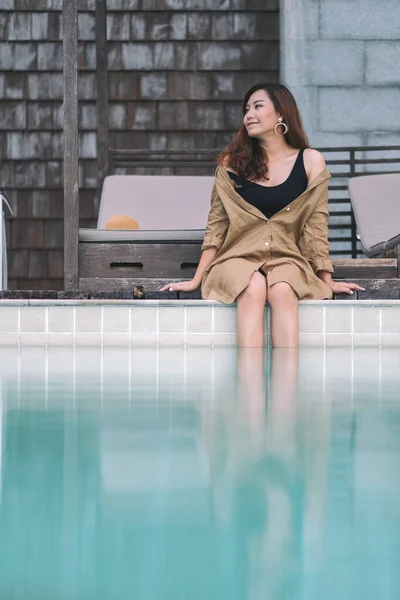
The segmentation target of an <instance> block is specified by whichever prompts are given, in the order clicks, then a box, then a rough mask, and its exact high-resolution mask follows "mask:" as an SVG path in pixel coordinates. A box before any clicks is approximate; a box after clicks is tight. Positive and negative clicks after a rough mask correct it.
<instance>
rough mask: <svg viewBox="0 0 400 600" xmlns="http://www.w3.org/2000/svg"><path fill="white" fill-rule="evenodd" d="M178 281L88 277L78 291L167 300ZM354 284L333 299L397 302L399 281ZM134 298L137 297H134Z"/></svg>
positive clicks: (368, 280)
mask: <svg viewBox="0 0 400 600" xmlns="http://www.w3.org/2000/svg"><path fill="white" fill-rule="evenodd" d="M178 281H184V279H164V278H157V277H154V278H140V277H135V278H130V277H126V278H115V279H111V278H109V279H103V278H100V277H99V278H96V277H88V278H83V279H80V281H79V289H80V290H83V291H87V292H90V293H93V292H96V291H98V292H123V291H126V292H133V290H134V288H143V289H144V293H145V298H152V297H153V298H156V297H160V298H167V297H170V296H169V295H168V292H165V293H163V294H164V295H163V294H161V295H159V296H158V295H157V294H156V292H159V291H160V289H161V288H162V287H163V286H164V285H167V284H168V283H177V282H178ZM354 282H355V283H358V284H359V285H360V286H362V287H364V288H365V291H363V292H356V294H353V295H349V294H336V295H335V299H337V300H357V299H358V300H395V299H396V300H398V299H399V298H400V279H354ZM136 297H138V296H137V295H136ZM180 297H181V298H183V297H187V298H191V297H193V298H198V297H200V295H199V291H196V292H194V293H193V294H191V293H190V294H181V295H180Z"/></svg>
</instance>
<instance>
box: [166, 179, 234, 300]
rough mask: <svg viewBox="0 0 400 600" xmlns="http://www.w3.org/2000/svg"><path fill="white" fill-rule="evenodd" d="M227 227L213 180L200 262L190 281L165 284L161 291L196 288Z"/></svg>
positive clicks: (223, 210)
mask: <svg viewBox="0 0 400 600" xmlns="http://www.w3.org/2000/svg"><path fill="white" fill-rule="evenodd" d="M228 227H229V219H228V215H227V214H226V211H225V208H224V205H223V204H222V202H221V198H220V197H219V194H218V191H217V187H216V184H215V181H214V186H213V189H212V193H211V208H210V212H209V213H208V219H207V227H206V230H205V233H204V240H203V244H202V246H201V250H202V253H201V257H200V262H199V264H198V266H197V269H196V273H195V275H194V277H193V279H191V280H190V281H182V282H179V283H171V284H167V285H165V286H164V287H162V288H161V291H162V292H165V291H167V290H168V291H171V292H177V291H180V292H191V291H194V290H197V289H198V288H199V287H200V285H201V281H202V278H203V274H204V271H205V270H206V269H207V267H208V266H209V265H210V264H211V263H212V262H213V260H214V258H215V256H216V254H217V252H218V250H219V249H220V248H221V246H222V244H223V243H224V240H225V237H226V233H227V231H228Z"/></svg>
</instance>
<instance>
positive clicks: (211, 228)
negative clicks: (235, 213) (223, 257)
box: [201, 182, 229, 250]
mask: <svg viewBox="0 0 400 600" xmlns="http://www.w3.org/2000/svg"><path fill="white" fill-rule="evenodd" d="M228 227H229V218H228V215H227V213H226V210H225V208H224V205H223V204H222V202H221V198H220V197H219V194H218V191H217V187H216V185H215V182H214V186H213V189H212V193H211V208H210V212H209V213H208V220H207V227H206V230H205V234H204V241H203V245H202V246H201V249H202V250H205V249H206V248H211V247H215V248H217V250H219V249H220V248H221V246H222V244H223V243H224V240H225V237H226V233H227V231H228Z"/></svg>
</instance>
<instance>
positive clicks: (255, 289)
mask: <svg viewBox="0 0 400 600" xmlns="http://www.w3.org/2000/svg"><path fill="white" fill-rule="evenodd" d="M239 299H244V300H246V301H249V302H254V303H263V304H265V302H266V300H267V283H266V280H265V277H264V276H263V275H261V273H259V272H258V271H256V272H255V273H253V275H252V276H251V279H250V282H249V285H248V286H247V287H246V289H245V290H243V292H242V293H241V294H240V296H239Z"/></svg>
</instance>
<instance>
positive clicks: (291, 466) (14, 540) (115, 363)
mask: <svg viewBox="0 0 400 600" xmlns="http://www.w3.org/2000/svg"><path fill="white" fill-rule="evenodd" d="M399 390H400V348H393V349H390V348H388V349H384V350H379V349H367V348H365V349H361V348H359V349H355V350H354V351H352V350H350V349H342V348H331V349H327V350H325V351H324V350H321V349H317V348H315V349H306V348H304V349H301V350H300V351H299V352H298V353H297V352H296V351H290V350H276V351H273V352H272V351H269V352H267V353H266V354H265V355H264V356H263V355H262V354H261V353H260V351H254V350H248V351H243V352H241V353H238V352H237V351H236V350H234V349H222V348H221V349H215V350H211V349H201V348H199V349H196V348H190V349H189V348H188V349H186V350H185V349H180V348H177V349H174V348H161V349H159V350H157V349H131V350H128V349H126V350H124V349H109V350H104V351H102V350H100V349H82V350H78V349H77V350H76V351H74V350H73V349H54V350H49V351H48V352H47V351H46V350H43V349H22V350H21V351H20V352H18V351H17V350H14V349H0V421H1V428H0V431H1V444H0V449H1V459H0V566H1V568H0V598H1V599H3V598H4V599H13V600H19V599H24V600H29V599H40V600H47V599H51V600H58V599H68V600H78V599H79V600H81V599H82V600H91V599H96V600H103V599H104V600H125V599H134V600H181V599H182V600H186V599H188V600H197V599H199V600H200V599H201V600H214V599H218V600H226V599H229V600H258V599H260V600H261V599H263V600H265V599H267V600H275V599H277V600H278V599H279V600H282V599H285V600H286V599H288V600H289V599H290V600H292V599H293V600H314V599H315V600H317V599H318V600H320V599H322V598H323V599H324V600H337V599H341V600H342V599H347V598H348V599H351V600H361V599H362V600H369V599H371V600H372V599H374V600H375V599H377V598H379V600H386V599H388V600H389V599H390V600H391V599H393V600H394V599H397V598H399V597H400V570H399V565H400V397H399Z"/></svg>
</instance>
